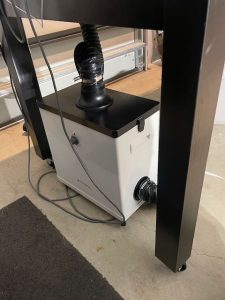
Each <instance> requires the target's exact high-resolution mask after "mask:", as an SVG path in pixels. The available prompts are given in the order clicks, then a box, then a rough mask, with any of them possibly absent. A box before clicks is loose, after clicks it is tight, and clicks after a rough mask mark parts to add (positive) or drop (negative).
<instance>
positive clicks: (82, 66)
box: [74, 24, 113, 112]
mask: <svg viewBox="0 0 225 300" xmlns="http://www.w3.org/2000/svg"><path fill="white" fill-rule="evenodd" d="M81 30H82V36H83V42H81V43H79V44H78V45H77V46H76V48H75V50H74V61H75V65H76V68H77V71H78V73H79V76H80V78H81V82H82V83H81V96H80V99H79V101H78V103H77V106H78V107H79V108H81V109H83V110H85V111H94V112H96V111H99V110H102V109H106V108H107V107H109V106H110V105H111V104H112V102H113V101H112V98H111V96H110V95H108V93H106V90H105V85H104V81H103V74H104V58H103V53H102V47H101V43H100V40H99V36H98V32H97V29H96V27H95V25H90V24H82V25H81Z"/></svg>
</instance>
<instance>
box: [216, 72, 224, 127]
mask: <svg viewBox="0 0 225 300" xmlns="http://www.w3.org/2000/svg"><path fill="white" fill-rule="evenodd" d="M215 124H225V67H224V72H223V78H222V82H221V87H220V95H219V100H218V105H217V111H216V117H215Z"/></svg>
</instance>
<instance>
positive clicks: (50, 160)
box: [46, 158, 55, 169]
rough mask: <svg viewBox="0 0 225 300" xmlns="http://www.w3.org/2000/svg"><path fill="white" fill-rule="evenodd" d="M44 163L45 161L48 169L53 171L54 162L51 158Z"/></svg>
mask: <svg viewBox="0 0 225 300" xmlns="http://www.w3.org/2000/svg"><path fill="white" fill-rule="evenodd" d="M46 161H47V164H48V165H49V167H51V168H52V169H55V164H54V161H53V160H52V159H51V158H48V159H47V160H46Z"/></svg>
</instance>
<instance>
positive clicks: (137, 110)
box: [39, 84, 159, 138]
mask: <svg viewBox="0 0 225 300" xmlns="http://www.w3.org/2000/svg"><path fill="white" fill-rule="evenodd" d="M107 91H108V93H109V94H110V95H111V96H112V97H113V104H112V106H110V107H109V108H108V109H107V110H106V111H102V112H100V113H87V112H84V111H83V110H80V109H79V108H77V106H76V102H77V101H78V98H79V96H80V84H76V85H73V86H70V87H68V88H65V89H63V90H61V91H59V92H58V94H59V99H60V101H61V106H62V112H63V116H64V118H66V119H69V120H71V121H74V122H76V123H79V124H82V125H84V126H86V127H89V128H91V129H93V130H96V131H98V132H101V133H103V134H106V135H108V136H110V137H113V138H117V137H119V136H121V135H122V134H124V133H125V132H127V131H128V130H130V129H131V128H133V127H135V126H137V125H138V123H141V122H143V120H145V119H146V118H148V117H149V116H151V115H152V114H154V113H155V112H156V111H158V110H159V103H158V102H156V101H153V100H149V99H146V98H141V97H137V96H132V95H129V94H125V93H121V92H118V91H114V90H109V89H107ZM39 106H40V107H41V108H42V109H45V110H47V111H50V112H52V113H54V114H57V115H59V110H58V106H57V101H56V96H55V94H51V95H48V96H46V97H44V98H43V102H42V103H41V102H39Z"/></svg>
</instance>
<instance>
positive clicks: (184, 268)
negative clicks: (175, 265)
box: [178, 263, 187, 272]
mask: <svg viewBox="0 0 225 300" xmlns="http://www.w3.org/2000/svg"><path fill="white" fill-rule="evenodd" d="M186 269H187V264H186V263H185V264H183V265H182V266H181V267H180V268H179V269H178V272H183V271H185V270H186Z"/></svg>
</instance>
